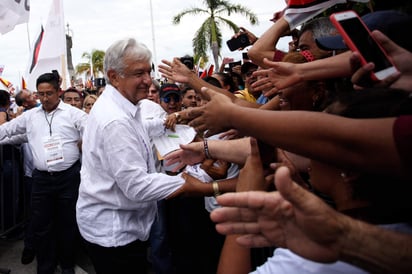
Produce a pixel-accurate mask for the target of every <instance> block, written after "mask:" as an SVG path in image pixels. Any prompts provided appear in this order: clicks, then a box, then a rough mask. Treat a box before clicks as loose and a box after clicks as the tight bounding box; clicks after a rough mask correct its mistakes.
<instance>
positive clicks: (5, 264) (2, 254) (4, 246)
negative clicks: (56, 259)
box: [0, 233, 96, 274]
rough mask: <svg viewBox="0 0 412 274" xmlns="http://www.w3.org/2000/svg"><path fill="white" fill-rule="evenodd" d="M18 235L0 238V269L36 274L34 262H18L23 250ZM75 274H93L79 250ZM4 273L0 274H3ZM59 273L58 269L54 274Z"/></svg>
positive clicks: (14, 272) (89, 263)
mask: <svg viewBox="0 0 412 274" xmlns="http://www.w3.org/2000/svg"><path fill="white" fill-rule="evenodd" d="M16 234H18V235H7V237H2V238H0V268H5V269H9V270H11V272H10V274H36V260H34V261H33V262H32V263H31V264H28V265H23V264H22V263H21V262H20V258H21V252H22V250H23V239H22V236H21V233H16ZM75 271H76V274H95V273H96V272H95V271H94V269H93V266H92V264H91V262H90V261H89V258H88V257H87V256H86V255H85V254H84V252H82V250H79V252H78V253H77V265H76V268H75ZM3 273H5V272H1V269H0V274H3ZM57 273H61V272H60V271H59V269H57V270H56V274H57Z"/></svg>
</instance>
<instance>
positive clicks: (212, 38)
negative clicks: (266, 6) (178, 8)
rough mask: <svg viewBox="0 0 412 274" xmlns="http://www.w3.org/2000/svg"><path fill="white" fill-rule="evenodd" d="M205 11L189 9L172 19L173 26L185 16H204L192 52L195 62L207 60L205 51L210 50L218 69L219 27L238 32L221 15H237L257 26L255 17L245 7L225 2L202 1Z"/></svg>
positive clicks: (235, 27)
mask: <svg viewBox="0 0 412 274" xmlns="http://www.w3.org/2000/svg"><path fill="white" fill-rule="evenodd" d="M203 2H204V4H205V6H206V9H204V8H196V7H193V8H189V9H186V10H183V11H182V12H180V13H179V14H177V15H175V16H174V17H173V24H175V25H176V24H179V23H180V21H181V19H182V17H183V16H185V15H186V14H190V15H195V16H196V15H198V14H206V15H207V16H208V17H207V18H206V20H205V21H204V22H203V23H202V25H201V26H200V28H199V29H198V30H197V32H196V34H195V37H194V38H193V40H192V41H193V52H194V57H195V62H197V60H199V59H200V58H202V59H203V60H207V59H208V58H207V54H206V51H207V50H208V49H211V50H212V54H213V59H214V63H215V69H216V70H217V69H219V56H220V49H221V48H222V32H221V29H220V26H221V25H224V26H227V27H229V28H230V29H232V30H233V32H234V33H237V32H238V31H239V27H238V26H237V25H236V24H235V23H234V22H232V21H231V20H229V19H227V18H224V17H222V14H225V15H227V16H230V15H232V14H234V13H238V14H241V15H244V16H246V17H247V19H248V20H249V22H250V24H251V25H256V24H258V22H259V21H258V19H257V16H256V15H255V14H254V13H253V12H251V10H249V9H248V8H246V7H243V6H241V5H234V4H232V3H230V2H229V1H226V0H204V1H203Z"/></svg>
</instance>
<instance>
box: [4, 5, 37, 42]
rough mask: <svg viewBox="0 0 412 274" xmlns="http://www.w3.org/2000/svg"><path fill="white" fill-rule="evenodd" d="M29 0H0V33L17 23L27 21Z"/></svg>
mask: <svg viewBox="0 0 412 274" xmlns="http://www.w3.org/2000/svg"><path fill="white" fill-rule="evenodd" d="M29 15H30V0H20V1H18V0H2V1H1V3H0V33H1V34H5V33H7V32H9V31H11V30H13V29H14V27H15V26H16V25H18V24H22V23H26V22H28V21H29Z"/></svg>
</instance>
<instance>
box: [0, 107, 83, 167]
mask: <svg viewBox="0 0 412 274" xmlns="http://www.w3.org/2000/svg"><path fill="white" fill-rule="evenodd" d="M86 121H87V113H85V112H84V111H81V110H79V109H77V108H74V107H72V106H70V105H68V104H66V103H63V102H62V101H60V103H59V104H58V106H57V108H56V109H55V110H53V111H52V112H50V113H47V112H46V111H45V110H44V109H43V108H42V107H36V108H33V109H30V110H28V111H25V112H23V114H22V115H19V116H18V117H16V118H15V119H13V120H11V121H10V122H7V123H5V124H3V125H1V126H0V140H2V139H4V138H7V137H8V138H11V137H12V136H14V135H17V134H26V135H27V140H28V143H29V146H30V149H31V151H32V153H33V165H34V168H36V169H38V170H42V171H49V172H57V171H63V170H66V169H68V168H69V167H71V166H72V165H73V164H74V163H75V162H76V161H78V160H79V159H80V151H79V147H78V142H79V140H80V139H81V137H82V134H83V130H84V127H85V125H86ZM50 136H59V140H60V141H61V145H62V155H63V159H64V160H63V161H61V162H58V163H56V164H52V165H48V164H47V152H46V150H45V144H44V140H45V138H48V137H50Z"/></svg>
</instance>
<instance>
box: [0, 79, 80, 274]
mask: <svg viewBox="0 0 412 274" xmlns="http://www.w3.org/2000/svg"><path fill="white" fill-rule="evenodd" d="M59 83H60V81H59V75H58V74H56V73H45V74H42V75H40V76H39V78H38V79H37V81H36V87H37V96H38V97H39V99H40V102H41V104H42V106H41V107H37V108H33V109H30V110H28V111H25V112H24V113H23V114H22V115H20V116H18V117H17V118H15V119H13V120H12V121H10V122H8V123H6V124H4V125H2V126H0V140H2V139H4V138H7V137H8V138H10V137H12V136H14V135H18V134H26V136H27V140H28V143H29V146H30V149H31V151H32V152H33V164H34V171H33V174H32V178H33V187H32V215H31V216H32V225H33V233H34V245H35V252H36V256H37V273H38V274H49V273H54V271H55V269H56V266H57V263H58V262H59V263H60V267H61V269H62V273H74V259H75V243H76V236H77V232H76V231H77V225H76V216H75V213H76V211H75V205H76V201H77V197H78V188H79V184H80V151H79V148H78V142H79V141H80V139H81V137H82V133H83V130H84V127H85V124H86V119H87V114H86V113H85V112H83V111H82V110H79V109H77V108H74V107H72V106H70V105H68V104H65V103H63V102H62V101H61V100H60V98H59V90H60V84H59Z"/></svg>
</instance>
